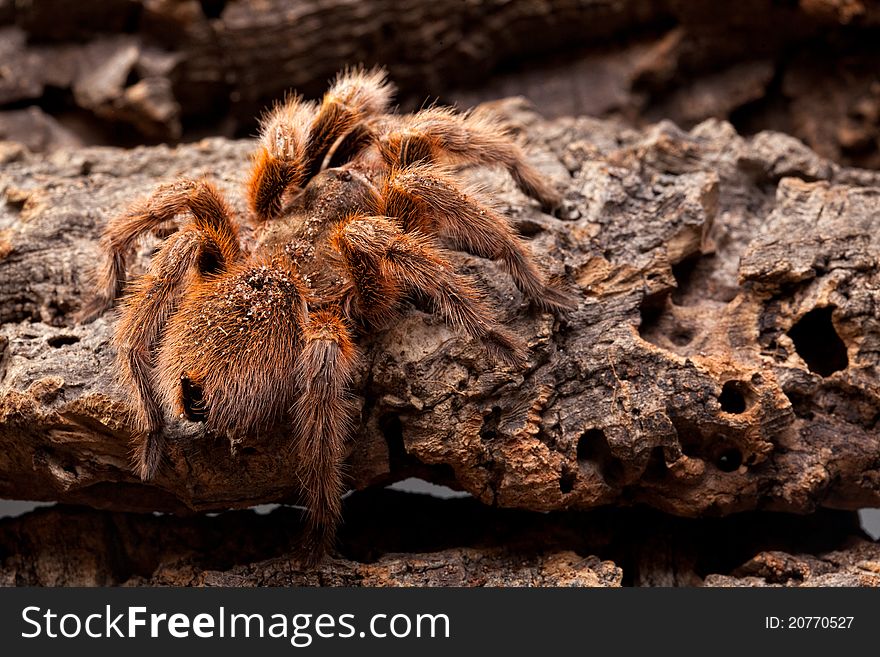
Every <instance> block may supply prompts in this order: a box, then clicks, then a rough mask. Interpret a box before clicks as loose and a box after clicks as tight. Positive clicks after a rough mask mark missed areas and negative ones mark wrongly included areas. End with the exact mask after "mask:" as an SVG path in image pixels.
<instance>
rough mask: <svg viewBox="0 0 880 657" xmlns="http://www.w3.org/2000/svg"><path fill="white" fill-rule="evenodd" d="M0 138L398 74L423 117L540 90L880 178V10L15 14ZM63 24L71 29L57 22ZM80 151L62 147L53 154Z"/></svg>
mask: <svg viewBox="0 0 880 657" xmlns="http://www.w3.org/2000/svg"><path fill="white" fill-rule="evenodd" d="M0 7H2V9H0V56H2V59H3V61H4V63H5V66H4V75H3V76H2V78H0V130H2V125H3V124H4V123H6V124H9V123H12V124H13V126H12V127H13V128H15V135H16V138H18V139H21V140H24V141H33V139H32V138H31V137H30V132H31V128H29V127H28V126H29V125H33V126H34V128H35V129H37V130H43V129H44V123H45V121H44V119H43V118H41V117H40V116H38V115H18V116H14V117H11V118H10V119H4V118H3V114H4V113H5V112H4V111H3V110H4V109H8V110H11V111H18V110H20V109H21V108H22V107H23V106H25V105H28V104H34V105H37V106H39V107H41V108H43V109H45V110H47V111H48V112H50V113H51V114H53V115H55V116H56V118H59V119H60V120H61V121H62V122H63V123H64V124H65V125H67V126H69V127H70V128H72V129H73V131H74V132H75V133H76V134H77V135H78V136H79V138H81V139H83V141H84V142H85V143H112V144H119V143H135V142H136V141H138V140H143V139H147V140H174V139H177V138H179V137H181V136H184V137H187V138H192V137H193V136H194V135H195V136H202V135H206V134H220V133H221V132H222V133H223V134H226V135H227V136H232V135H234V134H236V135H245V134H251V133H252V132H253V130H254V126H255V121H254V117H255V116H256V115H257V114H258V113H259V112H260V111H261V110H262V109H263V108H264V107H265V106H266V105H267V104H269V103H270V102H272V101H273V100H275V99H276V98H278V97H280V96H281V94H282V93H284V92H285V91H286V90H288V89H290V88H296V89H298V90H299V91H301V92H303V93H305V94H306V95H308V96H315V95H319V94H320V93H322V92H323V90H324V88H325V85H326V81H327V79H328V78H331V77H332V76H333V75H335V73H336V72H337V71H338V70H339V69H340V68H342V67H343V66H346V65H351V64H356V63H359V62H363V63H366V64H383V65H386V66H387V67H388V68H389V70H390V72H391V74H392V78H393V79H394V80H395V82H397V83H398V84H399V86H400V88H401V92H402V97H403V102H404V104H405V105H407V106H418V105H421V104H422V103H423V102H424V100H425V98H428V97H431V98H433V97H436V96H440V97H441V98H443V99H444V100H447V101H449V100H457V101H460V102H461V103H463V104H472V103H476V102H480V101H483V100H486V99H490V98H497V97H500V96H506V95H513V94H520V93H526V94H527V95H529V96H530V97H531V98H532V100H533V101H535V102H537V103H539V106H540V108H541V110H542V111H543V112H544V113H545V114H548V115H554V116H561V115H580V114H590V115H601V116H612V115H613V116H619V117H623V118H626V119H627V120H630V121H633V122H636V123H644V122H645V121H649V122H650V121H656V120H658V119H660V118H669V119H672V120H674V121H675V122H676V123H677V124H679V125H685V126H686V127H690V126H692V125H695V124H696V123H698V122H700V121H702V120H704V119H706V118H710V117H715V118H730V119H732V120H734V122H735V124H736V125H738V126H739V127H741V128H742V129H744V130H746V131H749V132H756V131H758V130H761V129H765V128H773V129H777V130H781V131H784V132H788V133H791V134H795V135H796V136H798V137H800V138H801V139H804V140H805V141H807V143H809V144H810V145H811V146H812V147H813V148H815V149H816V150H817V151H819V152H820V153H821V154H822V155H824V156H826V157H829V158H832V159H835V160H837V161H840V162H846V163H851V164H858V165H860V166H870V167H874V168H876V167H880V139H878V138H880V88H878V84H877V73H876V72H877V70H878V66H880V59H878V54H877V51H876V46H875V44H876V43H877V38H878V34H880V10H878V8H877V5H876V3H872V2H864V1H862V0H802V1H801V2H788V3H781V2H771V1H770V0H748V1H745V2H731V3H706V2H703V1H701V0H662V1H659V2H658V1H648V0H615V1H614V2H607V1H597V0H552V1H548V2H532V1H531V0H504V1H500V0H498V1H493V2H479V3H474V2H471V3H466V2H459V1H458V0H406V1H404V2H401V1H399V0H361V1H360V2H358V3H356V4H354V5H353V4H352V3H351V2H347V1H346V0H300V1H299V2H296V3H289V2H285V1H282V0H268V1H267V0H231V1H229V2H226V1H224V0H202V1H197V0H185V1H181V0H96V1H94V2H88V3H83V2H76V1H72V0H48V1H47V0H42V1H41V2H29V3H12V2H2V3H0ZM59 15H63V16H65V17H66V20H64V21H59V20H57V17H58V16H59ZM63 145H64V141H63V140H62V141H59V142H57V143H56V142H53V141H45V142H44V143H43V144H41V145H40V147H41V148H45V149H47V150H50V149H53V148H57V147H60V146H63Z"/></svg>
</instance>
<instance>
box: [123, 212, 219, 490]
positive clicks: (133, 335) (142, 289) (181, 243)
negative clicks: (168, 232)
mask: <svg viewBox="0 0 880 657" xmlns="http://www.w3.org/2000/svg"><path fill="white" fill-rule="evenodd" d="M225 258H226V255H224V253H223V250H222V247H221V245H220V244H218V243H217V241H216V237H215V236H214V235H212V234H211V233H210V232H208V231H205V230H203V229H201V228H198V227H190V228H187V229H185V230H183V231H181V232H179V233H177V234H175V235H173V236H172V237H170V238H169V239H168V240H166V241H165V242H164V244H163V245H162V248H161V249H160V250H159V252H158V253H157V254H156V255H155V257H154V258H153V261H152V263H151V266H150V271H149V272H148V273H146V274H145V275H144V276H141V277H140V278H139V279H137V281H136V282H135V283H134V284H133V285H132V288H131V290H130V292H129V294H128V295H127V296H126V297H125V301H124V302H123V307H122V315H121V317H120V321H119V325H118V327H117V331H116V336H115V338H114V342H115V344H116V347H117V359H118V363H119V366H120V370H121V374H122V378H123V380H124V382H125V383H127V384H128V385H129V386H130V388H131V389H133V390H134V391H135V409H136V414H135V427H136V429H137V430H138V433H139V438H138V443H137V445H136V449H135V462H136V469H137V472H138V474H139V475H140V477H141V479H143V480H147V479H150V478H152V477H153V475H154V474H155V473H156V470H157V468H158V466H159V460H160V457H161V455H162V447H163V442H164V439H163V435H162V426H161V425H162V412H161V410H160V405H159V401H158V399H157V394H156V390H155V389H154V384H153V378H152V372H153V366H154V364H155V363H154V356H153V354H154V353H155V350H156V345H157V343H158V341H159V337H160V335H161V333H162V330H163V328H164V327H165V324H166V322H167V321H168V318H169V316H170V315H171V313H172V312H173V311H174V308H175V306H176V304H177V301H178V299H179V298H180V293H181V289H180V288H181V286H182V284H183V283H184V282H185V281H186V280H187V277H188V276H189V275H190V273H191V272H192V271H193V270H194V269H203V268H205V267H206V265H207V266H209V268H210V269H211V270H213V269H214V268H215V267H218V266H219V267H224V268H225V266H226V264H227V263H226V260H225Z"/></svg>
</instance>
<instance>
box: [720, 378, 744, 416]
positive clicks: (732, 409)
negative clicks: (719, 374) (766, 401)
mask: <svg viewBox="0 0 880 657" xmlns="http://www.w3.org/2000/svg"><path fill="white" fill-rule="evenodd" d="M744 390H745V388H744V384H743V382H742V381H728V382H727V383H725V384H724V386H723V387H722V388H721V394H720V395H719V397H718V401H719V402H720V403H721V410H722V411H724V412H725V413H733V414H738V413H744V412H745V410H746V396H745V393H744Z"/></svg>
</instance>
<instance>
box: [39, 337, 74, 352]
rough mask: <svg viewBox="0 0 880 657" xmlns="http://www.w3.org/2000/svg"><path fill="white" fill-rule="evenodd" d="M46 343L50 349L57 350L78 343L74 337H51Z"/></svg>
mask: <svg viewBox="0 0 880 657" xmlns="http://www.w3.org/2000/svg"><path fill="white" fill-rule="evenodd" d="M46 342H48V343H49V346H50V347H54V348H55V349H57V348H58V347H63V346H65V345H68V344H76V343H77V342H79V338H78V337H76V336H75V335H53V336H52V337H51V338H49V339H48V340H46Z"/></svg>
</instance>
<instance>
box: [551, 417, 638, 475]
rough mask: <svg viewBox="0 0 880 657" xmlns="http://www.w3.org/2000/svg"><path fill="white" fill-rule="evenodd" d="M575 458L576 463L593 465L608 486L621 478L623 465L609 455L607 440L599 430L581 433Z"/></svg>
mask: <svg viewBox="0 0 880 657" xmlns="http://www.w3.org/2000/svg"><path fill="white" fill-rule="evenodd" d="M577 458H578V461H588V462H590V463H595V465H596V468H597V469H598V471H599V474H600V475H601V476H602V478H603V479H604V480H605V481H606V482H608V483H609V484H613V483H615V482H617V481H619V480H620V478H621V477H622V476H623V464H622V463H621V462H620V459H619V458H617V457H616V456H614V454H612V453H611V447H610V446H609V445H608V439H607V438H606V437H605V432H604V431H602V430H601V429H587V430H586V431H585V432H584V433H583V435H582V436H581V437H580V439H579V440H578V444H577ZM560 485H561V482H560Z"/></svg>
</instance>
